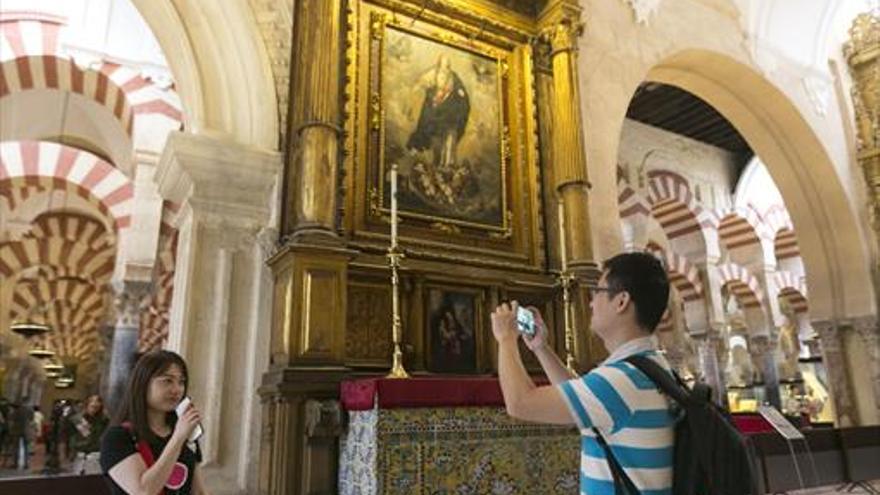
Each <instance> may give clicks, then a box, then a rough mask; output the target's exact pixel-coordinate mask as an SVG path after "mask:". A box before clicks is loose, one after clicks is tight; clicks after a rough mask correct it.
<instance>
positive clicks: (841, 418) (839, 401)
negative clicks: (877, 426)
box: [813, 321, 858, 426]
mask: <svg viewBox="0 0 880 495" xmlns="http://www.w3.org/2000/svg"><path fill="white" fill-rule="evenodd" d="M813 328H815V329H816V331H817V332H818V333H819V340H820V341H821V344H822V362H823V363H824V364H825V370H826V372H827V373H828V380H829V381H830V385H831V386H830V390H829V391H828V394H829V396H830V397H831V398H832V400H834V412H835V414H836V416H837V426H854V425H856V424H857V422H858V421H857V416H856V406H855V401H854V400H853V390H852V386H851V384H850V381H849V377H848V376H847V372H846V357H845V355H844V350H843V339H842V338H841V335H840V328H839V327H838V326H837V325H836V324H835V323H834V322H832V321H814V322H813Z"/></svg>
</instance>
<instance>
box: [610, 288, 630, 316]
mask: <svg viewBox="0 0 880 495" xmlns="http://www.w3.org/2000/svg"><path fill="white" fill-rule="evenodd" d="M630 304H632V298H631V297H630V295H629V292H627V291H623V292H618V293H617V295H616V296H614V305H615V310H616V311H617V313H618V314H623V313H624V312H626V308H627V307H628V306H629V305H630Z"/></svg>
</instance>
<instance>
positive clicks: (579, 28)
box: [538, 0, 584, 52]
mask: <svg viewBox="0 0 880 495" xmlns="http://www.w3.org/2000/svg"><path fill="white" fill-rule="evenodd" d="M582 11H583V9H582V8H581V6H580V5H579V4H578V2H577V1H576V0H557V1H551V2H548V3H547V6H546V7H545V8H544V10H543V11H542V12H541V14H540V16H539V18H538V26H539V28H540V35H539V36H540V38H541V40H542V41H544V42H546V43H548V44H549V45H550V46H551V47H552V49H553V51H554V52H557V51H560V50H570V49H573V48H576V47H577V38H578V37H580V35H581V34H582V33H583V31H584V23H583V21H582V20H581V13H582Z"/></svg>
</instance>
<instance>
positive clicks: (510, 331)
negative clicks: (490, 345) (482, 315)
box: [492, 301, 519, 344]
mask: <svg viewBox="0 0 880 495" xmlns="http://www.w3.org/2000/svg"><path fill="white" fill-rule="evenodd" d="M518 307H519V303H517V302H516V301H513V302H511V303H510V304H507V303H501V304H500V305H499V306H498V307H497V308H495V311H493V312H492V334H493V335H495V340H497V341H498V343H499V344H502V343H504V342H508V341H514V342H516V339H517V338H519V332H518V331H517V329H516V310H517V308H518Z"/></svg>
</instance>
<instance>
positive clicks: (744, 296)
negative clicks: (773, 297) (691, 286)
mask: <svg viewBox="0 0 880 495" xmlns="http://www.w3.org/2000/svg"><path fill="white" fill-rule="evenodd" d="M717 270H718V274H719V279H720V281H721V286H722V287H728V290H729V291H730V292H731V293H732V294H733V296H734V297H735V298H736V301H737V303H739V305H740V307H741V308H742V309H743V310H745V309H748V308H760V307H761V301H762V297H761V284H760V283H759V282H758V279H757V278H755V276H754V275H752V274H751V273H749V271H748V270H746V269H745V268H743V267H742V266H740V265H737V264H734V263H727V264H724V265H720V266H718V267H717Z"/></svg>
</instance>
